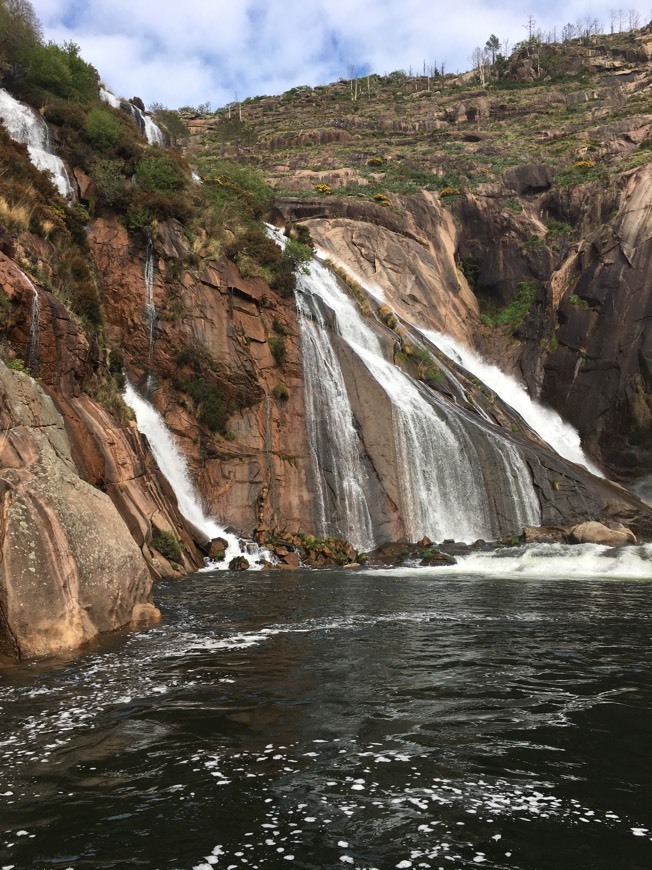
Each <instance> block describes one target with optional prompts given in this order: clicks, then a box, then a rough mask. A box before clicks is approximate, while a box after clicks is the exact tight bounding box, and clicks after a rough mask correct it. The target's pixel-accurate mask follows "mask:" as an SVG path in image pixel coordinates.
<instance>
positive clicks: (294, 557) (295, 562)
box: [281, 552, 300, 568]
mask: <svg viewBox="0 0 652 870" xmlns="http://www.w3.org/2000/svg"><path fill="white" fill-rule="evenodd" d="M281 562H283V564H284V565H285V566H286V567H287V568H298V567H299V565H300V560H299V554H298V553H295V552H289V553H286V554H285V555H284V556H281Z"/></svg>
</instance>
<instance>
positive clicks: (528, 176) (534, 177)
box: [503, 163, 554, 194]
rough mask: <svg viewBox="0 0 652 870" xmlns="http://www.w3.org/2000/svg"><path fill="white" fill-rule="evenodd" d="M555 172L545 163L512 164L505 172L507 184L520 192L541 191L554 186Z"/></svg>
mask: <svg viewBox="0 0 652 870" xmlns="http://www.w3.org/2000/svg"><path fill="white" fill-rule="evenodd" d="M553 178H554V172H553V170H552V168H551V167H550V166H546V165H545V164H543V163H524V164H523V165H522V166H511V167H510V168H509V169H506V170H505V172H504V173H503V181H504V183H505V186H506V187H508V188H509V189H510V190H513V191H515V192H516V193H519V194H528V193H541V192H543V191H545V190H549V189H550V187H551V186H552V180H553Z"/></svg>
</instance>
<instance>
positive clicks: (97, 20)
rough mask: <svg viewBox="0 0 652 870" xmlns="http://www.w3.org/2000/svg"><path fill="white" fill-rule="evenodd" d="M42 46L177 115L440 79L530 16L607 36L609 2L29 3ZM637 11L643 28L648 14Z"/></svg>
mask: <svg viewBox="0 0 652 870" xmlns="http://www.w3.org/2000/svg"><path fill="white" fill-rule="evenodd" d="M32 3H33V6H34V9H35V11H36V13H37V15H38V16H39V18H40V19H41V22H42V24H43V29H44V33H45V36H46V38H47V39H53V40H55V41H56V42H62V41H63V40H68V39H72V40H73V41H74V42H77V43H78V44H79V45H80V46H81V49H82V55H83V57H84V58H85V59H86V60H88V61H90V62H91V63H92V64H94V65H95V66H96V67H97V69H98V70H99V72H100V75H101V76H102V78H103V80H104V82H105V84H106V85H107V87H108V88H109V89H110V90H112V91H114V92H115V93H116V94H117V95H118V96H126V97H132V96H139V97H141V98H142V99H143V100H144V101H145V104H146V105H149V104H150V103H152V102H154V101H157V102H162V103H164V104H165V105H167V106H169V107H171V108H176V107H179V106H182V105H198V104H200V103H205V102H210V103H211V104H212V106H213V107H214V108H215V107H219V106H222V105H225V104H226V103H228V102H230V101H232V100H234V99H235V94H236V93H237V95H238V97H239V98H240V99H243V98H244V97H247V96H255V95H258V94H278V93H282V92H283V91H286V90H288V89H289V88H291V87H294V86H296V85H318V84H325V83H327V82H331V81H335V80H336V79H338V78H340V77H347V66H348V65H349V64H351V63H353V64H356V65H358V67H362V66H363V65H365V64H368V65H369V67H370V68H371V71H373V72H378V73H381V74H382V73H388V72H391V71H392V70H395V69H406V70H407V69H409V68H410V67H412V69H413V70H414V71H417V70H420V69H421V68H422V67H423V63H424V61H425V62H426V63H427V64H432V63H435V62H437V63H441V61H445V63H446V69H447V71H448V72H456V71H460V72H461V71H464V70H466V69H468V68H469V67H470V66H471V63H470V56H471V53H472V51H473V49H474V48H475V47H476V46H482V45H484V43H485V42H486V40H487V39H488V37H489V36H490V35H491V34H492V33H495V34H496V35H497V36H498V37H499V38H500V39H501V40H505V39H509V40H510V41H511V44H512V45H513V44H514V43H515V42H517V41H518V40H521V39H523V38H524V37H525V35H526V31H525V29H524V25H525V23H526V21H527V18H528V15H529V14H532V15H534V17H535V19H536V23H537V26H538V27H541V28H542V29H543V30H546V31H547V30H551V29H552V28H553V27H556V28H557V31H558V32H559V31H561V28H562V27H563V26H564V25H565V24H566V23H567V22H569V21H570V22H575V21H576V20H577V19H578V18H580V19H584V18H586V17H587V16H589V17H591V18H597V19H599V20H600V21H601V22H602V24H603V26H604V28H605V29H606V30H608V29H609V28H610V21H611V16H610V11H611V9H612V8H613V3H602V2H594V3H592V4H587V3H585V2H575V0H569V2H564V3H562V2H557V0H552V2H548V3H546V4H543V3H541V0H537V3H533V4H531V5H529V6H523V5H522V4H521V3H517V2H511V0H506V2H497V0H483V2H479V0H465V2H464V3H453V2H448V3H442V2H440V0H184V2H179V0H174V2H170V0H32ZM630 8H631V9H633V10H636V11H638V13H639V15H640V20H641V24H646V23H648V21H649V19H650V6H649V5H648V4H642V3H641V4H634V5H632V6H631V7H629V6H628V7H627V9H626V10H625V12H627V11H628V10H629V9H630Z"/></svg>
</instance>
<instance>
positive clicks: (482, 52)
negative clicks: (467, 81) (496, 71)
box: [471, 46, 489, 87]
mask: <svg viewBox="0 0 652 870" xmlns="http://www.w3.org/2000/svg"><path fill="white" fill-rule="evenodd" d="M471 63H472V64H473V70H474V72H475V74H476V75H477V77H478V80H479V82H480V84H481V85H482V87H484V86H485V84H486V83H487V77H488V74H489V54H488V52H487V50H486V49H485V48H480V47H479V46H477V47H476V48H474V49H473V53H472V54H471Z"/></svg>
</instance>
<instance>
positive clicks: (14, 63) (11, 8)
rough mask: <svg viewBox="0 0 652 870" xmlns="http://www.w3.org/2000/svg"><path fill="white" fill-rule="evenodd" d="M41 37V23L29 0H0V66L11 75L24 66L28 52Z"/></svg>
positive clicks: (39, 41) (18, 71)
mask: <svg viewBox="0 0 652 870" xmlns="http://www.w3.org/2000/svg"><path fill="white" fill-rule="evenodd" d="M42 39H43V34H42V31H41V24H40V22H39V20H38V18H37V17H36V13H35V12H34V8H33V7H32V4H31V3H30V2H29V0H0V66H2V65H6V66H7V67H8V68H9V71H10V72H11V74H12V75H17V74H19V73H20V72H21V70H22V68H24V67H25V65H26V62H27V55H28V54H29V52H30V51H31V50H32V49H33V48H36V46H37V45H40V43H41V41H42Z"/></svg>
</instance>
